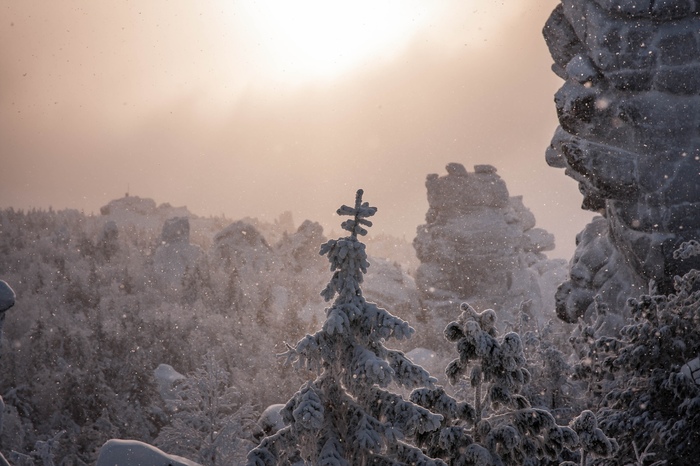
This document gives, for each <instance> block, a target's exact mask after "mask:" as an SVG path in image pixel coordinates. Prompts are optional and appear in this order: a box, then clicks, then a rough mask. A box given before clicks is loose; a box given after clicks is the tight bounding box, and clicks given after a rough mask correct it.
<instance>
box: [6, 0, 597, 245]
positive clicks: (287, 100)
mask: <svg viewBox="0 0 700 466" xmlns="http://www.w3.org/2000/svg"><path fill="white" fill-rule="evenodd" d="M555 4H556V1H554V0H551V1H545V0H527V1H526V0H519V1H517V2H509V4H506V3H505V2H494V1H487V0H482V1H474V2H473V3H470V4H469V5H464V2H459V1H454V2H447V3H444V4H443V5H442V6H441V8H439V9H435V11H432V10H431V11H428V10H430V8H428V7H427V6H426V5H428V4H427V3H421V2H411V3H410V5H412V6H411V8H414V10H411V11H412V12H413V13H412V14H414V15H415V18H414V17H411V18H409V20H410V21H415V22H416V26H415V28H414V29H413V30H410V31H409V30H406V28H403V29H402V28H401V27H397V29H396V30H397V33H396V34H395V35H394V36H392V37H390V38H389V39H386V40H385V41H384V42H381V47H383V48H382V49H381V51H380V52H377V53H375V54H371V53H369V52H368V55H367V57H366V58H360V59H358V60H356V61H354V62H349V64H342V65H341V64H337V66H336V67H335V68H333V67H326V68H322V67H320V66H319V67H318V69H316V68H314V69H311V65H308V64H304V63H306V62H303V61H302V60H301V56H299V58H298V59H297V58H295V56H292V55H284V53H282V55H280V56H284V59H282V60H279V59H274V57H273V54H272V52H270V50H269V47H268V45H269V44H268V42H265V40H266V37H268V36H266V35H265V34H268V33H266V32H265V33H260V31H259V27H260V26H259V25H256V24H255V23H254V22H250V21H247V19H246V18H248V17H246V16H245V14H244V11H243V10H244V9H245V8H246V7H245V6H241V8H242V10H241V11H237V10H236V8H234V7H232V6H231V5H237V4H229V3H227V2H218V3H216V2H211V3H207V4H206V5H197V4H194V3H192V4H188V2H167V1H159V2H150V3H148V4H147V5H142V4H140V3H131V2H119V3H117V4H110V6H109V8H108V7H106V6H104V5H101V4H95V3H92V2H88V1H85V0H75V1H71V2H62V3H60V5H59V4H57V3H51V4H47V3H45V2H38V1H37V2H34V1H27V2H3V3H2V4H0V5H2V6H1V8H2V12H3V18H4V20H3V22H2V24H0V81H1V82H2V83H3V86H2V87H0V154H2V155H1V157H2V164H3V169H2V171H0V173H1V174H0V176H1V177H2V182H1V183H0V207H10V206H12V207H15V208H23V209H27V208H31V207H37V208H48V207H49V206H51V207H53V208H54V209H62V208H77V209H81V210H83V211H85V212H86V213H89V212H95V213H98V212H99V207H100V206H102V205H105V204H106V203H107V202H109V201H110V200H111V199H114V198H117V197H121V196H123V195H124V193H125V192H129V193H130V194H131V195H137V196H141V197H150V198H153V199H154V200H156V202H158V203H161V202H168V203H170V204H173V205H186V206H187V207H188V208H189V209H190V211H191V212H193V213H195V214H198V215H221V214H224V215H226V216H227V217H230V218H232V219H233V218H239V217H243V216H253V217H261V218H266V219H268V220H269V219H273V218H276V217H277V216H278V215H279V214H280V213H281V212H283V211H287V210H289V211H292V212H293V214H294V218H295V221H296V222H297V223H299V222H301V221H302V220H304V219H305V218H310V219H314V220H317V221H319V222H321V223H322V224H324V225H325V226H326V227H327V228H333V227H334V226H335V225H336V224H337V221H336V220H335V219H333V215H332V213H333V212H334V211H335V209H336V208H337V207H338V205H340V204H343V203H346V202H347V200H348V199H349V198H352V196H353V194H354V192H355V190H356V189H357V188H360V187H361V188H364V189H365V192H366V193H367V194H366V196H367V198H368V199H370V200H371V202H372V204H373V205H376V206H377V207H378V208H379V214H378V215H377V216H376V217H375V218H376V221H375V225H376V227H375V228H374V229H373V232H375V233H378V232H387V233H391V234H394V235H397V236H400V237H405V238H406V239H408V240H411V239H412V238H413V237H414V236H415V229H416V226H417V225H419V224H421V223H422V222H423V217H424V215H425V212H426V210H427V201H426V198H425V187H424V181H425V177H426V175H427V174H429V173H440V174H443V173H444V166H445V165H446V164H447V163H449V162H459V163H462V164H464V165H465V166H466V167H467V169H469V170H471V169H472V166H473V165H475V164H483V163H489V164H492V165H495V166H496V167H497V168H498V172H499V174H500V175H501V176H502V177H503V178H504V179H505V181H506V183H507V184H508V188H509V190H510V193H511V195H520V194H521V195H523V196H524V202H525V205H527V206H528V207H530V209H531V210H532V211H533V212H534V213H535V215H536V217H537V221H538V226H540V227H543V228H545V229H547V230H549V231H550V232H552V233H554V234H555V235H556V238H557V243H558V247H557V249H556V250H555V251H554V252H553V253H552V254H550V255H551V256H555V257H564V258H569V257H570V256H571V255H572V254H573V249H574V236H575V234H576V233H577V232H578V231H580V230H581V229H582V227H583V225H584V224H585V223H586V222H587V221H588V219H590V217H591V215H590V214H589V213H585V212H583V211H581V210H580V208H579V205H580V202H581V196H580V194H579V193H578V190H577V188H576V185H575V183H574V182H573V181H572V180H570V179H568V178H567V177H566V176H565V175H564V173H563V172H562V171H560V170H555V169H553V168H550V167H548V166H547V165H546V163H545V161H544V151H545V149H546V147H547V145H548V144H549V140H550V138H551V135H552V134H553V132H554V129H555V127H556V124H557V123H556V114H555V109H554V103H553V96H554V93H555V92H556V89H557V88H558V87H559V86H560V84H561V83H560V80H559V79H558V78H557V77H556V76H555V75H554V74H553V73H552V72H551V71H550V64H551V59H550V57H549V54H548V52H547V48H546V46H545V43H544V40H543V39H542V36H541V29H542V26H543V24H544V22H545V20H546V18H547V16H548V15H549V13H550V12H551V10H552V9H553V7H554V6H555ZM358 5H359V6H358V8H367V12H366V15H367V17H368V18H371V17H372V14H373V10H372V9H371V8H370V7H369V6H366V5H364V6H363V4H362V3H360V4H358ZM370 5H371V4H370ZM230 9H232V10H233V13H231V11H228V10H230ZM224 10H227V11H224ZM239 13H240V14H239ZM410 21H408V23H410ZM408 23H406V24H408ZM402 24H403V23H402ZM370 26H371V25H370ZM256 27H257V28H258V29H256ZM368 27H369V26H368ZM402 27H403V26H402ZM256 31H257V32H256ZM361 34H362V30H359V31H358V38H359V37H361ZM323 40H324V38H323V37H320V38H319V41H323ZM358 40H359V39H358ZM278 58H279V57H278ZM340 58H342V57H341V54H339V55H338V57H337V61H339V60H340ZM276 60H277V61H276ZM331 61H332V60H331ZM309 63H311V62H309ZM296 65H299V66H296ZM305 67H307V68H308V69H306V68H305ZM305 70H306V71H308V72H305Z"/></svg>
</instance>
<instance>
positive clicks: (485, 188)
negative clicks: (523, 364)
mask: <svg viewBox="0 0 700 466" xmlns="http://www.w3.org/2000/svg"><path fill="white" fill-rule="evenodd" d="M474 170H475V171H474V172H473V173H469V172H467V170H466V169H465V168H464V166H462V165H461V164H458V163H451V164H449V165H447V175H445V176H438V175H437V174H431V175H428V177H427V181H426V187H427V190H428V204H429V209H428V213H427V214H426V223H425V225H420V226H419V227H418V232H417V236H416V238H415V239H414V241H413V245H414V247H415V249H416V254H417V256H418V259H419V260H420V261H421V265H420V266H419V267H418V271H417V273H416V284H417V286H418V290H419V293H420V294H421V297H422V300H423V302H424V304H425V306H426V307H427V308H429V309H431V310H438V311H439V310H440V309H444V310H445V312H446V313H451V312H453V309H454V306H455V304H458V303H460V302H461V301H469V302H470V303H471V304H472V305H474V306H475V307H477V308H482V309H487V308H494V309H497V310H504V309H505V310H513V309H515V308H517V307H518V305H519V304H520V302H522V301H524V300H532V301H533V306H534V309H553V308H554V301H553V295H554V290H555V289H556V286H557V285H558V284H559V283H561V281H562V280H563V279H564V274H565V262H564V261H559V260H549V259H547V257H546V256H545V255H544V254H543V252H544V251H548V250H551V249H553V248H554V236H553V235H551V234H550V233H548V232H546V231H545V230H543V229H541V228H535V217H534V215H533V214H532V212H530V210H529V209H528V208H527V207H525V206H524V205H523V202H522V197H521V196H515V197H510V196H509V194H508V189H507V187H506V184H505V182H504V181H503V180H502V179H501V177H500V176H498V174H497V173H496V168H495V167H493V166H491V165H477V166H475V167H474ZM445 317H449V318H452V316H450V315H449V314H448V315H446V316H445Z"/></svg>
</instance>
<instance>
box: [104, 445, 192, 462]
mask: <svg viewBox="0 0 700 466" xmlns="http://www.w3.org/2000/svg"><path fill="white" fill-rule="evenodd" d="M95 466H200V465H199V463H195V462H194V461H190V460H188V459H186V458H183V457H181V456H176V455H169V454H167V453H165V452H163V451H161V450H159V449H158V448H156V447H154V446H152V445H148V444H147V443H143V442H139V441H137V440H118V439H112V440H107V442H105V444H104V445H103V446H102V448H100V453H99V456H98V457H97V462H96V463H95Z"/></svg>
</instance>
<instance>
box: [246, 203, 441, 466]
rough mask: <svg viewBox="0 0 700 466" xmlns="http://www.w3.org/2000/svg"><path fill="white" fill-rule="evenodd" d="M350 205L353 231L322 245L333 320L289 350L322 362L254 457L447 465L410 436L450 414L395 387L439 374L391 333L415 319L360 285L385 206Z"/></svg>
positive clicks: (300, 360)
mask: <svg viewBox="0 0 700 466" xmlns="http://www.w3.org/2000/svg"><path fill="white" fill-rule="evenodd" d="M362 194H363V192H362V190H358V191H357V196H356V199H355V206H354V207H348V206H345V205H344V206H342V207H341V208H340V209H338V211H337V212H338V214H339V215H349V216H350V217H351V218H350V219H349V220H346V221H345V222H343V223H342V228H343V229H345V230H347V231H349V232H350V236H347V237H345V238H341V239H338V240H329V241H328V242H326V243H324V244H323V245H322V246H321V251H320V252H321V254H322V255H326V256H327V257H328V260H329V261H330V264H331V271H332V272H333V276H332V278H331V281H330V282H329V283H328V285H327V286H326V288H325V289H324V290H323V291H322V293H321V294H322V296H323V297H324V298H325V299H326V301H331V300H332V299H333V298H335V300H334V301H333V304H332V305H331V307H329V308H327V309H326V321H325V323H324V324H323V328H322V329H321V330H319V331H317V332H316V333H315V334H313V335H307V336H306V337H304V338H302V339H301V340H299V342H297V344H296V345H295V346H294V347H291V346H290V347H289V349H288V351H287V353H286V356H287V358H288V360H289V361H291V362H294V363H295V365H296V366H297V367H300V368H301V367H305V368H307V369H310V370H313V371H316V372H317V374H318V376H317V378H316V379H315V380H313V381H310V382H307V383H306V384H304V385H303V386H302V387H301V388H300V390H299V391H298V392H297V393H296V394H295V395H294V396H293V397H292V398H291V399H290V400H289V401H288V402H287V404H286V405H285V407H284V409H283V410H282V416H283V418H284V421H285V423H286V426H285V427H284V428H282V429H281V430H279V431H278V432H276V433H275V434H273V435H271V436H269V437H266V438H264V439H263V440H262V441H261V443H260V445H259V446H258V447H257V448H255V449H253V450H252V451H251V452H250V453H249V455H248V463H247V464H248V465H249V466H268V465H277V464H295V465H296V464H298V465H303V464H313V465H329V466H330V465H335V466H341V465H345V466H351V465H352V466H355V465H364V464H376V465H409V464H410V465H426V466H427V465H437V464H444V463H442V462H441V461H435V460H433V459H431V458H429V457H427V456H426V455H425V454H424V453H423V452H422V451H421V450H420V449H419V448H417V447H415V446H413V445H411V444H410V440H411V439H412V438H413V437H414V436H416V435H423V434H426V433H427V432H430V431H433V430H435V429H437V428H438V427H439V426H440V421H441V420H442V417H441V416H440V415H437V414H434V413H432V412H430V411H429V410H428V409H425V408H423V407H420V406H418V405H416V404H414V403H412V402H410V401H408V400H405V399H404V398H403V397H402V396H401V395H399V394H396V393H394V392H392V391H390V390H389V385H390V384H391V383H392V382H394V383H396V384H397V385H399V386H402V387H405V388H408V389H413V388H416V387H433V385H434V382H435V379H434V378H432V377H430V376H429V374H428V373H427V372H426V371H425V370H424V369H423V368H421V367H420V366H417V365H415V364H413V363H412V362H411V361H410V360H409V359H407V358H406V357H405V356H404V355H403V353H401V352H399V351H394V350H391V349H388V348H387V347H386V346H385V341H386V340H387V339H390V338H396V339H398V340H401V339H404V338H408V337H410V336H411V334H412V333H413V329H412V328H411V327H410V326H409V325H408V323H407V322H405V321H403V320H401V319H399V318H397V317H395V316H393V315H392V314H390V313H389V312H387V311H386V310H384V309H381V308H379V307H378V306H376V305H375V304H373V303H370V302H367V301H366V300H365V298H364V297H363V295H362V289H361V287H360V285H361V284H362V281H363V274H365V273H366V272H367V267H368V266H369V263H368V262H367V256H366V254H365V245H364V244H363V243H362V242H360V241H359V240H358V235H365V234H366V233H367V230H366V229H365V227H369V226H371V225H372V223H371V222H370V221H369V220H367V218H368V217H371V216H372V215H374V214H375V212H376V210H377V209H376V208H375V207H370V206H369V204H368V203H366V202H364V203H363V202H362Z"/></svg>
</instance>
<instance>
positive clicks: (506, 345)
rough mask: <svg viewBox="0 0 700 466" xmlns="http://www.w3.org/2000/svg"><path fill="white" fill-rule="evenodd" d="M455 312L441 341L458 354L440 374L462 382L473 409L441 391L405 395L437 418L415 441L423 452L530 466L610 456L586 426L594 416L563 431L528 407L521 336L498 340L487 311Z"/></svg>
mask: <svg viewBox="0 0 700 466" xmlns="http://www.w3.org/2000/svg"><path fill="white" fill-rule="evenodd" d="M460 308H461V310H462V314H461V315H460V317H459V318H458V319H457V321H455V322H451V323H450V324H449V325H448V326H447V327H446V328H445V338H447V340H448V341H451V342H455V343H456V344H457V351H458V353H459V357H458V358H457V359H455V360H454V361H452V362H451V363H450V364H449V365H448V366H447V368H446V370H445V373H446V375H447V377H448V379H449V381H450V383H451V384H452V385H455V384H460V383H464V382H466V380H465V378H467V377H468V385H469V386H471V388H472V389H473V395H472V396H471V397H472V399H473V401H472V403H473V404H472V403H469V402H466V401H457V400H455V399H454V398H453V397H451V396H449V395H448V394H447V393H445V391H444V389H443V388H442V387H438V388H435V389H431V388H422V389H416V390H414V391H413V393H411V397H410V399H411V401H413V402H416V403H418V404H420V405H421V406H424V407H426V408H428V409H431V410H433V411H435V412H438V413H440V414H442V416H443V422H442V424H441V428H440V429H438V430H435V431H431V432H425V433H423V434H421V435H420V436H419V440H420V443H419V444H420V445H421V446H422V447H424V448H425V449H426V453H427V454H428V455H430V456H435V457H439V458H443V459H445V460H446V461H447V462H448V464H449V465H450V466H453V465H454V466H457V465H460V466H461V465H473V466H501V465H529V466H535V465H546V464H551V463H552V462H558V461H576V462H577V463H579V464H581V465H586V464H588V463H587V462H586V458H587V454H588V453H589V452H590V453H593V454H596V455H600V456H609V455H611V454H612V453H614V451H615V449H616V444H615V441H614V440H610V439H608V438H607V437H605V436H604V435H603V433H602V431H601V430H600V429H598V428H597V425H595V423H594V422H592V421H595V416H594V415H593V417H592V420H591V417H590V416H591V415H592V413H590V415H589V414H586V416H585V419H584V420H583V421H579V420H578V418H577V419H575V420H574V421H572V423H571V425H570V427H567V426H559V425H557V422H556V420H555V419H554V416H552V414H551V413H550V411H549V410H548V409H546V408H537V407H532V406H531V405H530V402H529V400H528V399H527V398H526V397H525V396H523V395H522V394H521V393H520V392H521V390H522V389H523V387H524V386H525V385H526V384H527V383H528V382H529V380H530V373H529V372H528V370H527V369H526V368H525V362H526V360H525V356H524V354H523V345H522V342H521V340H520V336H519V335H518V334H517V333H515V332H509V333H507V334H506V335H505V336H503V337H501V338H497V333H496V313H495V312H494V311H493V310H491V309H488V310H486V311H484V312H482V313H478V312H476V311H475V310H474V309H473V308H472V307H471V306H470V305H469V304H467V303H462V305H461V307H460ZM467 390H468V387H466V388H465V390H464V391H465V392H466V391H467ZM584 421H585V422H584ZM596 429H597V430H596ZM578 450H581V451H580V452H579V451H578ZM555 464H556V463H555Z"/></svg>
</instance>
